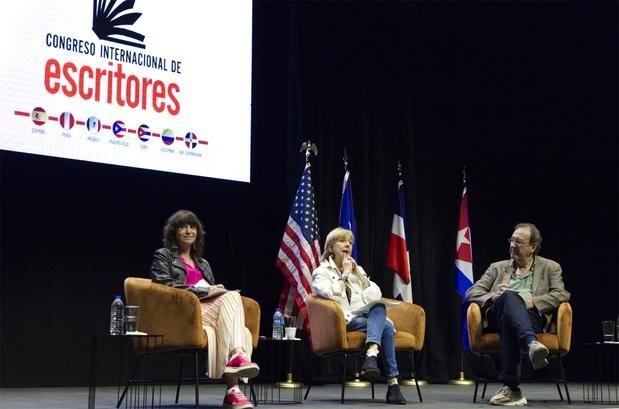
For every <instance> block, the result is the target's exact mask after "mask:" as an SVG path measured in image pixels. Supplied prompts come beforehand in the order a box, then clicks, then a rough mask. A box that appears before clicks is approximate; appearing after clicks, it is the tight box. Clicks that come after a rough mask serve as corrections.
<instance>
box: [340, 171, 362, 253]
mask: <svg viewBox="0 0 619 409" xmlns="http://www.w3.org/2000/svg"><path fill="white" fill-rule="evenodd" d="M340 227H343V228H345V229H348V230H351V231H352V234H353V235H354V236H355V242H354V243H353V246H352V258H354V259H355V261H356V262H357V263H358V262H359V258H358V257H357V222H356V221H355V210H354V209H353V205H352V186H351V185H350V172H349V171H346V173H345V174H344V183H343V184H342V203H341V205H340Z"/></svg>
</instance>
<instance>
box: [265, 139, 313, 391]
mask: <svg viewBox="0 0 619 409" xmlns="http://www.w3.org/2000/svg"><path fill="white" fill-rule="evenodd" d="M299 152H300V153H304V154H305V164H306V166H307V164H309V162H310V156H311V154H312V153H313V154H314V156H318V148H317V147H316V144H315V143H312V142H311V141H309V140H308V141H305V142H303V143H302V144H301V149H300V150H299ZM297 321H298V320H297ZM287 347H288V355H289V356H288V362H289V366H288V373H287V374H286V380H285V381H280V382H275V383H274V386H275V387H277V388H283V389H295V390H296V389H299V388H302V387H303V384H302V383H300V382H296V381H295V380H294V379H293V375H292V357H293V350H294V342H290V341H289V342H288V345H287Z"/></svg>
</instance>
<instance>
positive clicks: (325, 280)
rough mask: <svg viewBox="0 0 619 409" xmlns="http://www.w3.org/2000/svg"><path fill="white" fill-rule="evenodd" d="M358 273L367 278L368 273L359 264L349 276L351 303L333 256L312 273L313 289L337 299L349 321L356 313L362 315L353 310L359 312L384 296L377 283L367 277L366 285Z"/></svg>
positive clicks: (317, 292)
mask: <svg viewBox="0 0 619 409" xmlns="http://www.w3.org/2000/svg"><path fill="white" fill-rule="evenodd" d="M357 274H359V275H363V276H364V277H365V278H366V279H367V274H366V273H365V271H364V270H363V268H362V267H361V266H359V265H357V267H356V268H355V271H353V274H350V275H349V276H348V285H349V287H350V289H351V298H350V303H349V302H348V298H347V297H346V291H345V290H342V286H341V285H340V282H339V281H338V279H339V278H340V277H341V276H340V273H339V271H338V269H337V266H336V265H335V262H334V261H333V259H332V258H331V257H329V260H328V261H323V262H321V263H320V266H318V268H316V270H314V272H313V273H312V289H313V290H314V294H315V295H317V296H319V297H324V298H329V299H331V300H334V301H336V302H337V303H338V304H339V305H340V307H342V310H343V311H344V318H345V319H346V322H347V323H348V322H350V320H351V319H352V318H353V317H354V316H355V315H361V313H358V314H354V313H353V311H355V312H358V310H361V309H363V308H364V307H365V306H366V305H368V304H369V303H371V302H375V301H378V300H380V299H381V297H382V293H381V291H380V288H379V287H378V286H377V285H376V283H374V282H373V281H370V280H369V279H367V284H366V285H365V286H364V285H362V284H361V281H360V280H359V279H358V278H357V276H356V275H357Z"/></svg>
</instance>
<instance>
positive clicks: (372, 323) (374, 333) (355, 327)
mask: <svg viewBox="0 0 619 409" xmlns="http://www.w3.org/2000/svg"><path fill="white" fill-rule="evenodd" d="M346 330H347V331H361V332H366V333H367V334H368V335H367V339H366V341H365V344H366V345H367V344H369V343H374V344H377V345H378V346H380V349H381V350H382V352H383V354H384V356H385V361H386V363H387V377H388V378H395V377H396V376H398V374H399V373H398V363H397V362H396V360H395V342H394V338H395V328H394V327H393V323H392V322H391V321H388V320H387V308H386V307H385V305H384V304H376V305H374V306H373V307H372V308H371V309H370V311H369V312H368V313H367V314H366V315H364V316H363V317H353V319H351V320H350V322H349V323H348V324H347V325H346Z"/></svg>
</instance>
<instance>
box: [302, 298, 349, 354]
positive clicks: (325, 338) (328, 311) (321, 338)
mask: <svg viewBox="0 0 619 409" xmlns="http://www.w3.org/2000/svg"><path fill="white" fill-rule="evenodd" d="M305 305H306V306H307V314H308V317H309V321H310V325H311V339H310V341H311V342H310V343H311V346H312V351H314V353H316V354H324V353H327V352H333V351H338V350H342V349H347V348H348V341H347V339H346V320H345V319H344V312H343V311H342V308H340V306H339V305H338V304H337V303H336V302H335V301H333V300H329V299H326V298H321V297H317V296H315V295H308V296H307V299H306V300H305Z"/></svg>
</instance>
